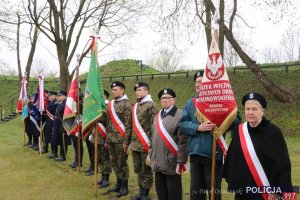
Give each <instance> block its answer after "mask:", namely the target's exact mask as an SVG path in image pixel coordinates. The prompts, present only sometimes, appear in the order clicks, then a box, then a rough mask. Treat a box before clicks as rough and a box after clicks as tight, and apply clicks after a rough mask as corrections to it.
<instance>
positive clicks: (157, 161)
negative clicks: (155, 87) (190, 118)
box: [150, 106, 188, 175]
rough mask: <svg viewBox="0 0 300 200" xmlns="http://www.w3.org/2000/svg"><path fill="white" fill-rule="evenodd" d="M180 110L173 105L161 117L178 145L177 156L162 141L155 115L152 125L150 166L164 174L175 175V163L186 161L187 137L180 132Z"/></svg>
mask: <svg viewBox="0 0 300 200" xmlns="http://www.w3.org/2000/svg"><path fill="white" fill-rule="evenodd" d="M180 113H181V110H180V109H178V108H176V107H175V106H174V107H173V108H172V109H171V110H170V111H169V113H167V115H166V116H165V117H164V118H162V120H163V125H164V127H165V129H166V130H167V132H168V133H169V134H170V135H171V137H172V139H173V140H174V141H175V143H176V144H177V145H178V152H177V157H175V155H174V154H173V153H172V151H170V150H169V149H168V147H167V146H166V144H165V143H164V141H163V140H162V139H161V137H160V135H159V133H158V130H157V126H158V125H157V123H156V120H157V119H156V118H157V117H158V116H156V117H155V119H154V121H153V126H152V131H153V135H152V140H151V151H150V159H151V167H152V170H153V171H154V172H161V173H163V174H166V175H176V165H177V163H186V162H187V158H188V155H187V137H186V136H184V135H182V134H180V129H179V124H178V122H179V120H180Z"/></svg>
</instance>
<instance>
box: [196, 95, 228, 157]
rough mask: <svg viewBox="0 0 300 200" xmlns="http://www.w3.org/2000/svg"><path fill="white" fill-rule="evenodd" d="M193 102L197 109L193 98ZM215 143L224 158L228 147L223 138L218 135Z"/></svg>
mask: <svg viewBox="0 0 300 200" xmlns="http://www.w3.org/2000/svg"><path fill="white" fill-rule="evenodd" d="M193 101H194V106H195V108H196V109H199V108H198V106H199V104H198V101H197V98H193ZM217 143H218V145H219V146H220V148H221V150H222V152H223V155H224V157H225V156H226V152H227V150H228V146H227V144H226V141H225V138H224V136H223V135H219V137H218V138H217Z"/></svg>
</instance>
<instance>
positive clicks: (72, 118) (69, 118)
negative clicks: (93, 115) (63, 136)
mask: <svg viewBox="0 0 300 200" xmlns="http://www.w3.org/2000/svg"><path fill="white" fill-rule="evenodd" d="M77 73H78V72H77V70H76V72H75V73H74V76H73V79H72V82H71V85H70V90H69V92H68V97H67V101H66V107H65V110H64V115H63V126H64V129H65V130H66V131H67V132H68V134H71V135H72V134H74V132H75V131H74V130H75V129H76V128H77V121H76V116H77V87H78V86H77V79H76V77H77Z"/></svg>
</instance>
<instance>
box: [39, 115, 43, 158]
mask: <svg viewBox="0 0 300 200" xmlns="http://www.w3.org/2000/svg"><path fill="white" fill-rule="evenodd" d="M42 114H43V111H40V148H39V149H40V158H42V155H43V154H42V151H43V150H42V148H43V147H42V145H43V129H42V128H43V120H42Z"/></svg>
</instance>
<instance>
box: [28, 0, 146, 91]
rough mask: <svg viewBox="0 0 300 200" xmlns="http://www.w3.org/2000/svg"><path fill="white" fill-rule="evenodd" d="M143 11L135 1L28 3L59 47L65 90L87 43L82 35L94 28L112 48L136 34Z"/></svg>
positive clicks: (61, 82) (87, 50)
mask: <svg viewBox="0 0 300 200" xmlns="http://www.w3.org/2000/svg"><path fill="white" fill-rule="evenodd" d="M142 8H143V6H142V5H141V3H140V1H132V0H121V1H118V0H100V1H99V0H82V1H78V0H71V1H63V0H61V1H52V0H47V1H37V0H28V12H29V14H30V16H31V18H32V20H33V21H34V23H35V24H36V26H37V27H38V28H39V30H40V31H41V32H42V33H43V34H44V35H45V36H46V37H47V38H48V39H49V40H50V41H51V42H52V43H53V44H54V45H55V47H56V53H57V57H58V62H59V66H60V85H61V88H62V89H64V90H66V89H67V86H68V82H69V81H70V73H69V65H70V63H71V60H72V58H73V57H74V54H75V52H76V50H77V47H78V44H79V43H80V42H82V41H83V43H86V41H87V38H84V39H81V36H82V33H83V32H84V31H85V30H86V29H87V28H88V29H93V30H92V32H94V33H96V34H101V36H102V38H104V39H102V42H103V43H104V44H105V45H111V44H112V43H113V42H114V41H116V40H117V39H119V38H120V37H122V36H124V35H125V34H131V33H132V32H133V28H134V25H135V20H136V16H138V15H139V14H140V13H141V11H142ZM39 15H40V16H41V19H39V18H38V16H39ZM41 21H45V23H44V24H41ZM88 52H89V48H88V49H86V50H85V51H84V52H83V54H82V55H81V58H80V60H81V61H82V59H83V58H84V57H85V55H86V54H87V53H88Z"/></svg>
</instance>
